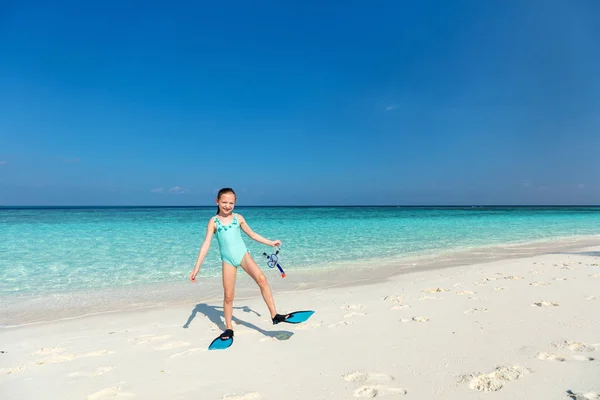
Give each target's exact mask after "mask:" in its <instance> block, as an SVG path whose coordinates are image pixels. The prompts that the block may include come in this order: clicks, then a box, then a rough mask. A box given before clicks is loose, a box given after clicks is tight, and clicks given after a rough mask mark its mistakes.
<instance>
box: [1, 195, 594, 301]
mask: <svg viewBox="0 0 600 400" xmlns="http://www.w3.org/2000/svg"><path fill="white" fill-rule="evenodd" d="M215 210H216V207H171V208H169V207H82V208H6V207H5V208H0V301H2V300H4V301H6V300H7V299H8V300H10V303H11V304H13V305H14V304H15V302H18V299H19V298H21V297H23V296H24V297H23V298H32V297H44V296H46V297H47V296H61V295H63V296H64V295H68V294H69V293H72V292H73V293H74V292H77V293H90V294H91V293H94V292H96V291H99V290H105V289H106V290H109V289H119V288H120V289H122V290H125V291H130V293H133V292H134V291H136V290H137V291H140V290H141V291H144V290H146V289H145V288H149V287H152V286H153V285H157V284H169V283H181V282H185V281H186V280H187V277H188V275H189V272H190V271H191V270H192V268H193V267H194V263H195V261H196V257H197V255H198V251H199V248H200V245H201V243H202V240H203V238H204V234H205V230H206V224H207V221H208V219H209V218H210V217H212V216H213V215H214V214H215ZM235 212H238V213H240V214H242V215H243V216H244V217H245V218H246V220H247V222H248V224H249V225H250V227H251V228H252V229H253V230H254V231H255V232H257V233H259V234H260V235H262V236H263V237H266V238H269V239H280V240H281V241H282V246H281V265H282V266H283V268H284V269H285V271H286V273H287V274H288V276H293V274H294V271H302V270H304V271H306V270H311V271H318V270H325V269H327V268H330V267H335V266H346V267H347V268H354V267H356V266H361V267H373V268H375V267H377V266H378V265H381V264H384V263H385V264H388V265H389V264H390V263H393V262H396V261H398V262H400V260H402V259H403V258H406V257H419V256H435V255H440V254H444V253H449V252H453V251H462V250H469V249H477V248H480V247H485V246H493V245H498V244H508V243H525V242H535V241H540V240H548V239H561V238H574V237H579V236H587V235H598V234H600V207H236V209H235ZM244 239H245V241H246V244H247V246H248V249H249V251H250V252H251V254H252V255H253V256H254V259H255V260H256V262H257V263H258V265H259V266H260V267H261V268H263V269H264V270H265V271H268V270H269V268H268V267H267V264H266V259H265V257H264V256H263V252H268V253H270V252H271V251H272V248H269V247H267V246H264V245H262V244H259V243H256V242H254V241H252V240H250V239H249V238H248V237H246V236H245V235H244ZM220 268H221V264H220V261H219V256H218V244H217V241H216V239H214V238H213V241H212V245H211V248H210V251H209V253H208V255H207V257H206V259H205V261H204V263H203V265H202V269H201V274H200V275H199V277H200V278H202V279H206V278H210V277H218V276H220ZM276 275H277V273H276V272H275V271H269V276H270V277H274V276H276ZM292 279H293V278H292ZM123 293H125V292H123ZM127 293H129V292H127Z"/></svg>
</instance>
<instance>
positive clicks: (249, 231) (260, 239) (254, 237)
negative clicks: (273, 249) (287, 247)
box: [237, 214, 281, 246]
mask: <svg viewBox="0 0 600 400" xmlns="http://www.w3.org/2000/svg"><path fill="white" fill-rule="evenodd" d="M237 216H238V221H240V228H242V230H243V231H244V233H246V235H248V237H250V239H252V240H256V241H257V242H258V243H262V244H266V245H267V246H281V240H269V239H265V238H264V237H262V236H260V235H259V234H258V233H256V232H254V231H253V230H252V229H250V226H249V225H248V223H247V222H246V220H245V219H244V217H242V216H241V215H240V214H238V215H237Z"/></svg>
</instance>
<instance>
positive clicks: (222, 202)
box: [217, 193, 235, 214]
mask: <svg viewBox="0 0 600 400" xmlns="http://www.w3.org/2000/svg"><path fill="white" fill-rule="evenodd" d="M217 205H218V206H219V208H220V209H221V212H222V213H223V214H229V213H230V212H232V211H233V208H234V207H235V195H234V194H233V193H223V194H222V195H221V198H219V199H217Z"/></svg>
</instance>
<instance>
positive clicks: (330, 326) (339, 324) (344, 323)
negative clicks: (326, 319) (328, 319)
mask: <svg viewBox="0 0 600 400" xmlns="http://www.w3.org/2000/svg"><path fill="white" fill-rule="evenodd" d="M352 324H353V322H352V321H348V320H346V321H340V322H336V323H335V324H331V325H328V326H327V327H328V328H335V327H338V326H346V325H352Z"/></svg>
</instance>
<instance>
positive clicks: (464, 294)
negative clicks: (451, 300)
mask: <svg viewBox="0 0 600 400" xmlns="http://www.w3.org/2000/svg"><path fill="white" fill-rule="evenodd" d="M456 294H457V295H460V296H467V295H471V294H475V292H471V291H470V290H463V291H462V292H456Z"/></svg>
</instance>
